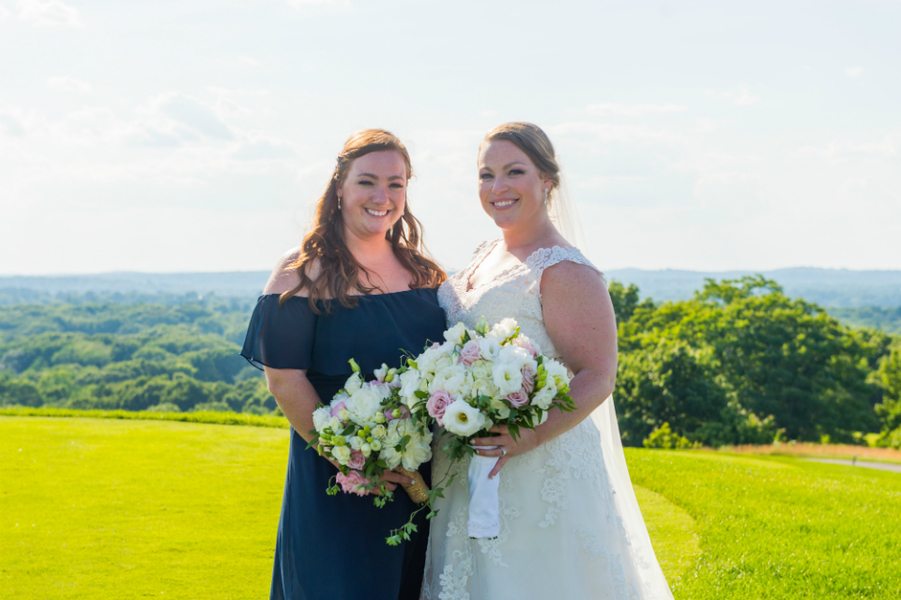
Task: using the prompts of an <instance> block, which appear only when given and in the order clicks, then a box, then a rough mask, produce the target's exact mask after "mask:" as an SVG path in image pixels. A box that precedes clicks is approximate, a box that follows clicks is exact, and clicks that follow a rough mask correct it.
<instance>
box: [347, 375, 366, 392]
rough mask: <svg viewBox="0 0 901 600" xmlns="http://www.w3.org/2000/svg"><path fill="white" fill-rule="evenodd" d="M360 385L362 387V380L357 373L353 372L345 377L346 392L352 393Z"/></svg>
mask: <svg viewBox="0 0 901 600" xmlns="http://www.w3.org/2000/svg"><path fill="white" fill-rule="evenodd" d="M361 387H363V380H362V378H361V377H360V374H359V373H354V374H353V375H351V376H350V377H348V378H347V382H346V383H345V384H344V389H345V390H346V391H347V393H348V394H353V393H354V392H356V391H358V390H359V389H360V388H361Z"/></svg>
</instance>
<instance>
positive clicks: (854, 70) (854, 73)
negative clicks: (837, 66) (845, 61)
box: [845, 67, 863, 79]
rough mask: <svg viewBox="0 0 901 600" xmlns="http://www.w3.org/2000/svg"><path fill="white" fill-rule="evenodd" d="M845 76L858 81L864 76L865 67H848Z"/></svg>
mask: <svg viewBox="0 0 901 600" xmlns="http://www.w3.org/2000/svg"><path fill="white" fill-rule="evenodd" d="M845 75H847V76H848V77H850V78H851V79H856V78H857V77H860V76H861V75H863V67H848V68H847V69H845Z"/></svg>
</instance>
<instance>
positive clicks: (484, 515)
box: [466, 447, 501, 539]
mask: <svg viewBox="0 0 901 600" xmlns="http://www.w3.org/2000/svg"><path fill="white" fill-rule="evenodd" d="M476 449H477V450H479V449H481V448H479V447H476ZM498 460H499V459H498V457H496V456H479V455H478V454H474V455H473V456H471V457H470V459H469V473H468V477H469V521H468V523H467V526H466V529H467V532H468V533H469V537H471V538H476V539H484V538H488V539H490V538H496V537H497V536H498V535H500V532H501V517H500V510H499V499H498V495H497V492H498V485H499V484H500V481H501V476H500V473H498V474H497V475H496V476H495V477H494V479H489V478H488V474H489V473H491V469H493V468H494V465H496V464H497V461H498Z"/></svg>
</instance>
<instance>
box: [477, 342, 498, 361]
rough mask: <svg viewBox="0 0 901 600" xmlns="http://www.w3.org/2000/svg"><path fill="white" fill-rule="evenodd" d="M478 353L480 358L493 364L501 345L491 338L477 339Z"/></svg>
mask: <svg viewBox="0 0 901 600" xmlns="http://www.w3.org/2000/svg"><path fill="white" fill-rule="evenodd" d="M479 351H480V353H481V355H482V358H484V359H485V360H490V361H492V362H494V361H496V360H497V356H498V354H500V352H501V343H500V342H498V341H497V340H496V339H494V338H492V337H484V338H479Z"/></svg>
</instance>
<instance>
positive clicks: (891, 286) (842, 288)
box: [606, 267, 901, 307]
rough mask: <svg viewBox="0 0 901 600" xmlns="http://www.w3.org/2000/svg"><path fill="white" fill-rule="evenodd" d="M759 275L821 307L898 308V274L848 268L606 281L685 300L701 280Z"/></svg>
mask: <svg viewBox="0 0 901 600" xmlns="http://www.w3.org/2000/svg"><path fill="white" fill-rule="evenodd" d="M754 273H761V274H762V275H763V276H764V277H766V278H767V279H773V280H775V281H776V282H778V283H779V284H780V285H781V286H782V287H783V288H784V290H785V293H786V295H788V296H791V297H793V298H804V299H805V300H807V301H809V302H814V303H816V304H819V305H821V306H835V307H863V306H881V307H897V306H901V271H850V270H848V269H817V268H811V267H797V268H791V269H776V270H774V271H721V272H702V271H677V270H671V269H666V270H662V271H645V270H643V269H614V270H610V271H607V272H606V276H607V279H608V280H612V279H615V280H617V281H619V282H621V283H623V284H630V283H634V284H635V285H637V286H638V288H639V290H640V291H641V296H642V298H647V297H650V298H653V299H654V300H656V301H661V300H685V299H688V298H691V297H692V296H693V295H694V292H695V290H698V289H701V287H702V286H703V285H704V280H705V279H708V278H711V279H737V278H739V277H742V276H744V275H752V274H754Z"/></svg>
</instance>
